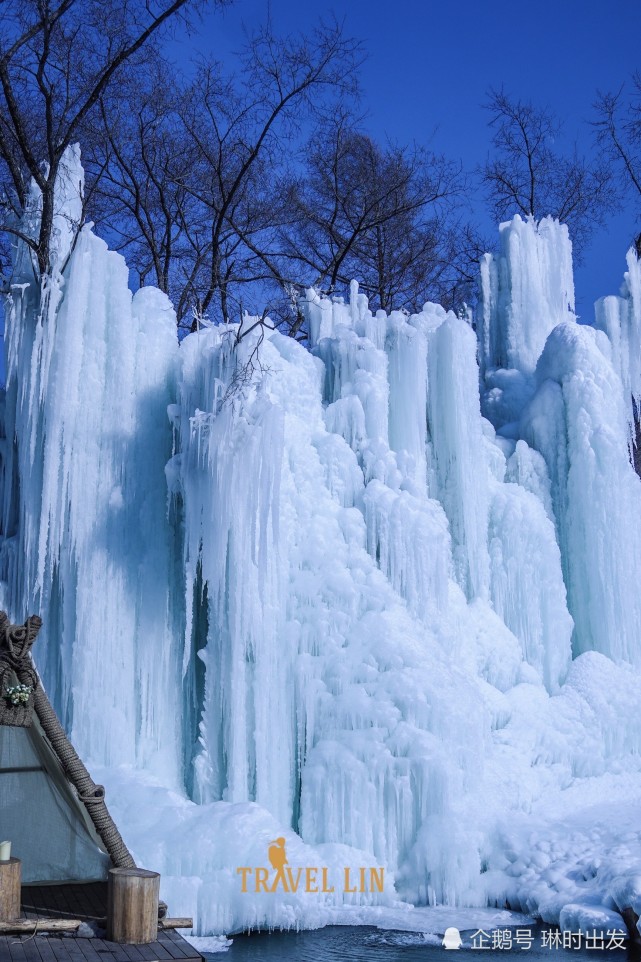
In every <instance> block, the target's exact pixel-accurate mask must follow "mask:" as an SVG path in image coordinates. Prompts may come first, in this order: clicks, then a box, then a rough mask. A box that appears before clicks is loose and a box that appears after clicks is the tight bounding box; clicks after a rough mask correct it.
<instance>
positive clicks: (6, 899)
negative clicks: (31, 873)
mask: <svg viewBox="0 0 641 962" xmlns="http://www.w3.org/2000/svg"><path fill="white" fill-rule="evenodd" d="M21 882H22V862H21V861H20V859H19V858H10V859H9V860H8V861H6V862H0V922H12V921H13V920H14V919H19V918H20V886H21Z"/></svg>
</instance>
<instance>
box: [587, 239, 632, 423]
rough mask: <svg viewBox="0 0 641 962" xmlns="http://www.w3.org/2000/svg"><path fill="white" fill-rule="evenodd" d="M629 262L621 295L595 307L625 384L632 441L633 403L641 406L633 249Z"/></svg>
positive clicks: (610, 297) (616, 367)
mask: <svg viewBox="0 0 641 962" xmlns="http://www.w3.org/2000/svg"><path fill="white" fill-rule="evenodd" d="M626 262H627V265H628V270H627V271H626V273H625V274H624V278H623V284H622V286H621V294H620V295H619V296H618V297H615V296H614V295H610V296H609V297H602V298H601V299H600V300H598V301H597V302H596V304H595V315H596V316H595V327H597V328H598V329H599V330H602V331H605V333H606V334H607V335H608V337H609V339H610V343H611V345H612V363H613V365H614V368H615V370H616V371H617V373H618V374H619V377H620V378H621V382H622V384H623V393H624V398H625V404H626V415H627V419H628V423H629V430H630V439H631V440H634V437H635V427H634V417H633V410H634V409H633V403H632V402H634V404H636V406H637V409H638V408H639V405H640V404H641V262H640V261H639V259H638V257H637V254H636V251H635V250H634V249H633V248H630V250H629V251H628V253H627V257H626Z"/></svg>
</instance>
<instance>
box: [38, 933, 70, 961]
mask: <svg viewBox="0 0 641 962" xmlns="http://www.w3.org/2000/svg"><path fill="white" fill-rule="evenodd" d="M43 941H44V938H43ZM46 941H47V946H48V947H49V949H50V950H51V952H52V953H53V956H54V958H55V960H56V962H69V954H68V952H67V951H66V949H65V942H66V939H49V938H47V940H46Z"/></svg>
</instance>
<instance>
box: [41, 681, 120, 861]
mask: <svg viewBox="0 0 641 962" xmlns="http://www.w3.org/2000/svg"><path fill="white" fill-rule="evenodd" d="M34 709H35V712H36V715H37V716H38V721H39V722H40V725H41V726H42V730H43V731H44V733H45V735H46V736H47V738H48V739H49V741H50V742H51V745H52V747H53V749H54V751H55V753H56V755H57V756H58V758H59V759H60V763H61V765H62V767H63V769H64V772H65V774H66V775H67V777H68V778H69V781H70V782H71V783H72V784H73V786H74V788H75V789H76V792H77V793H78V798H79V799H80V801H81V802H82V803H83V804H84V806H85V808H86V809H87V812H88V813H89V817H90V818H91V821H92V822H93V824H94V825H95V828H96V831H97V833H98V835H99V836H100V838H101V839H102V841H103V843H104V845H105V848H106V850H107V852H108V853H109V857H110V858H111V861H112V862H113V864H114V867H115V868H136V863H135V862H134V860H133V858H132V855H131V853H130V851H129V849H128V848H127V846H126V845H125V843H124V841H123V838H122V835H121V834H120V832H119V831H118V829H117V828H116V824H115V822H114V820H113V819H112V817H111V815H110V814H109V809H108V808H107V806H106V804H105V790H104V788H103V786H102V785H96V783H95V782H94V780H93V778H92V777H91V775H90V774H89V772H88V771H87V769H86V768H85V766H84V764H83V762H82V760H81V759H80V756H79V755H78V753H77V752H76V750H75V748H74V747H73V745H72V744H71V742H70V741H69V739H68V738H67V735H66V733H65V730H64V728H63V727H62V725H61V724H60V722H59V721H58V716H57V715H56V713H55V711H54V710H53V708H52V707H51V702H50V701H49V699H48V698H47V696H46V694H45V693H44V690H43V688H42V685H38V688H37V689H36V691H35V694H34Z"/></svg>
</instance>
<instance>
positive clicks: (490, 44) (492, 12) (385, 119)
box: [197, 0, 641, 320]
mask: <svg viewBox="0 0 641 962" xmlns="http://www.w3.org/2000/svg"><path fill="white" fill-rule="evenodd" d="M268 11H269V12H270V13H271V19H272V23H273V26H274V29H275V30H276V31H277V32H279V33H288V32H292V31H300V30H303V31H310V30H313V29H314V25H315V23H317V22H318V19H319V18H320V17H323V16H326V15H327V14H329V13H330V12H333V14H334V15H335V16H336V17H337V18H338V19H339V20H341V21H344V25H345V32H346V33H347V34H349V35H352V36H354V37H357V38H359V39H360V40H361V41H362V43H363V46H364V49H365V51H366V54H367V60H366V62H365V64H364V65H363V68H362V71H361V79H362V87H363V95H364V96H363V106H364V108H365V109H366V110H367V111H368V114H369V116H368V120H367V124H366V125H367V127H368V129H369V131H370V132H371V133H372V134H373V135H374V136H376V137H379V138H381V139H384V138H385V137H390V138H392V139H393V140H395V141H397V142H399V143H404V142H405V143H410V142H412V141H416V142H417V143H424V144H427V145H428V146H430V147H431V148H433V149H435V150H437V151H439V152H443V153H445V154H447V155H448V156H451V157H453V158H460V159H461V160H462V161H463V163H464V165H465V167H466V168H468V169H473V168H474V167H475V166H476V165H477V164H479V163H482V162H483V160H484V159H485V157H486V155H487V152H488V149H489V147H490V132H489V131H488V128H487V116H486V114H485V112H484V111H483V110H482V108H481V104H482V102H483V100H484V96H485V91H486V90H487V88H488V87H490V86H501V85H502V84H503V85H504V86H505V89H506V90H507V91H508V92H509V93H510V94H512V95H514V96H517V97H521V98H525V99H532V100H534V101H535V102H536V103H538V104H541V105H544V104H548V105H550V106H552V107H553V108H554V109H555V110H556V112H557V113H558V114H559V116H560V117H561V119H562V121H563V136H564V137H566V138H567V142H568V144H569V145H571V144H572V143H573V142H574V141H575V140H576V141H577V142H578V143H579V145H580V146H582V147H589V146H590V143H591V132H590V129H589V128H588V126H587V124H586V123H585V121H588V120H589V119H590V117H591V113H592V111H591V106H592V103H593V101H594V99H595V95H596V91H597V89H601V90H612V89H618V87H619V86H620V85H621V84H622V83H623V82H624V81H626V80H627V79H628V78H629V77H630V75H631V74H632V72H633V71H634V70H635V69H641V57H640V56H639V38H640V37H641V4H640V3H639V0H583V2H579V0H532V2H525V0H511V2H508V0H493V2H492V3H489V4H488V3H479V2H472V0H462V2H458V3H456V2H454V3H453V2H447V0H439V2H433V0H424V2H420V0H394V2H389V0H387V2H382V0H350V2H349V3H346V2H342V3H339V2H336V3H333V4H332V3H325V2H319V0H305V2H304V3H302V2H300V0H299V2H295V0H236V2H235V3H234V4H233V6H232V7H231V8H230V9H228V10H227V11H226V12H225V13H224V14H222V15H221V14H220V13H218V14H215V15H213V16H211V17H209V18H208V19H207V21H206V23H205V25H204V30H203V32H202V34H201V36H200V38H199V40H198V41H197V43H198V46H199V47H200V49H201V50H202V49H205V48H206V49H208V50H209V51H211V53H212V54H213V55H214V56H216V57H217V58H219V59H222V60H224V61H226V62H229V58H230V56H231V55H232V52H233V51H234V50H236V49H238V48H239V47H240V45H241V44H242V37H243V24H245V25H246V26H247V27H249V28H251V27H252V26H255V25H257V24H259V23H261V22H263V21H264V20H265V19H266V17H267V13H268ZM474 206H475V213H476V214H477V216H478V217H479V219H481V220H482V226H483V228H484V230H485V233H486V234H489V235H490V236H493V234H494V229H493V226H492V225H491V224H490V222H489V221H488V220H487V217H486V215H485V211H484V207H485V205H484V200H483V197H482V196H481V195H480V194H479V195H478V196H477V197H476V198H475V202H474ZM640 207H641V205H640ZM483 218H484V219H483ZM637 222H641V217H639V218H637V219H635V215H634V211H632V210H627V211H623V212H622V213H621V214H619V215H617V216H616V217H613V218H612V221H611V223H610V225H609V230H608V231H607V232H606V231H600V232H599V235H598V236H597V237H596V239H595V240H594V241H593V244H592V246H591V248H590V250H589V251H588V252H587V254H586V257H585V263H584V265H583V267H581V268H579V269H578V270H577V272H576V278H575V282H576V289H577V309H578V311H579V313H580V314H582V315H583V316H584V318H585V319H586V320H587V319H588V318H589V317H591V316H592V302H593V301H594V300H595V299H596V298H597V297H599V296H601V295H603V294H609V293H616V292H617V291H618V288H619V285H620V283H621V279H622V275H623V271H624V269H625V253H626V250H627V247H628V244H629V242H630V240H631V238H632V236H633V233H634V228H635V223H637ZM638 229H639V228H637V230H638Z"/></svg>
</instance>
